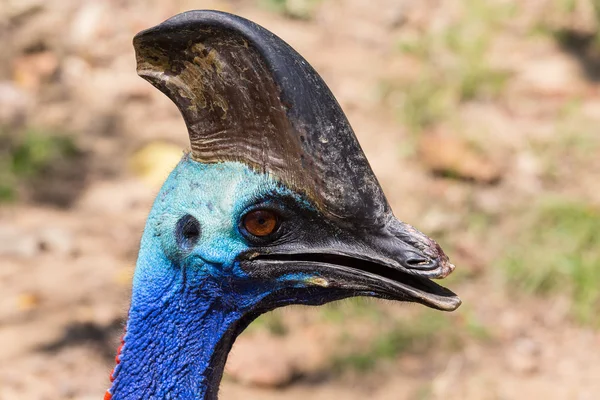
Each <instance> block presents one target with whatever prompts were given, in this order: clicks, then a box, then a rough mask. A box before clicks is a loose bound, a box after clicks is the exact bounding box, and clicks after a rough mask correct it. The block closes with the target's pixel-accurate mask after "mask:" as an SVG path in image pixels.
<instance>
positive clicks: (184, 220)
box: [175, 214, 202, 251]
mask: <svg viewBox="0 0 600 400" xmlns="http://www.w3.org/2000/svg"><path fill="white" fill-rule="evenodd" d="M201 232H202V230H201V228H200V222H198V220H197V219H196V218H194V217H193V216H191V215H189V214H186V215H184V216H183V217H181V218H180V219H179V221H177V225H176V226H175V239H176V240H177V245H178V246H179V247H181V248H182V249H183V250H186V251H188V250H191V249H192V248H193V247H194V246H195V245H196V243H197V242H198V239H199V238H200V235H201Z"/></svg>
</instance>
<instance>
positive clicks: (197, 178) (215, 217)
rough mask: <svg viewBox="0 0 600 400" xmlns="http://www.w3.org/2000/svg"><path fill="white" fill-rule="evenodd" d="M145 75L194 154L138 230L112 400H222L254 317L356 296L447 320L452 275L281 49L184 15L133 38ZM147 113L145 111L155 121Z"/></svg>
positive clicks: (221, 22)
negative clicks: (182, 127)
mask: <svg viewBox="0 0 600 400" xmlns="http://www.w3.org/2000/svg"><path fill="white" fill-rule="evenodd" d="M134 47H135V51H136V58H137V65H138V73H139V75H140V76H142V77H143V78H145V79H146V80H148V81H149V82H151V83H152V84H153V85H154V86H156V87H157V88H158V89H160V90H161V91H162V92H164V93H165V94H166V95H167V96H168V97H169V98H171V100H173V102H175V104H176V105H177V107H178V108H179V110H180V111H181V114H182V115H183V118H184V119H185V122H186V125H187V127H188V131H189V136H190V142H191V151H190V152H189V154H186V155H184V157H183V159H182V160H181V162H180V163H179V164H178V165H177V166H176V167H175V169H174V171H173V172H172V173H171V174H170V176H169V177H168V179H167V181H166V182H165V184H164V186H163V187H162V189H161V190H160V192H159V194H158V196H157V198H156V200H155V202H154V205H153V207H152V210H151V212H150V215H149V217H148V221H147V223H146V227H145V230H144V233H143V237H142V241H141V246H140V252H139V256H138V260H137V265H136V269H135V275H134V278H133V291H132V298H131V307H130V310H129V317H128V321H127V326H126V331H125V335H124V337H123V341H122V346H121V347H120V349H119V351H118V354H117V365H116V367H115V369H114V371H113V373H112V375H111V380H112V386H111V388H110V389H109V390H108V391H107V393H106V397H105V399H110V398H112V399H113V400H120V399H216V398H217V392H218V388H219V383H220V380H221V377H222V374H223V368H224V365H225V360H226V359H227V354H228V352H229V350H230V349H231V346H232V344H233V341H234V340H235V338H236V337H237V336H238V335H239V334H240V333H241V332H242V331H243V330H244V328H246V327H247V326H248V324H250V322H251V321H252V320H254V319H255V318H256V317H257V316H258V315H260V314H261V313H264V312H267V311H270V310H273V309H274V308H277V307H282V306H285V305H288V304H309V305H320V304H324V303H327V302H330V301H333V300H339V299H343V298H347V297H351V296H371V297H379V298H384V299H392V300H400V301H412V302H418V303H421V304H424V305H427V306H429V307H433V308H437V309H440V310H446V311H450V310H454V309H456V308H457V307H458V306H459V305H460V299H459V298H458V297H457V296H456V295H455V294H454V293H452V292H451V291H449V290H448V289H445V288H443V287H441V286H439V285H437V284H435V283H433V282H432V281H431V280H430V278H443V277H445V276H446V275H448V274H449V273H450V272H451V271H452V270H453V269H454V266H453V265H452V264H450V262H449V261H448V257H447V256H446V255H445V254H444V252H443V251H442V250H441V248H440V247H439V246H438V245H437V243H436V242H434V241H433V240H432V239H430V238H429V237H427V236H426V235H424V234H423V233H421V232H419V231H418V230H416V229H415V228H413V227H411V226H410V225H407V224H405V223H403V222H401V221H399V220H397V219H396V218H395V217H394V216H393V214H392V211H391V209H390V206H389V205H388V202H387V200H386V198H385V196H384V194H383V192H382V190H381V188H380V186H379V183H378V182H377V179H376V178H375V176H374V174H373V172H372V171H371V168H370V166H369V163H368V162H367V159H366V158H365V155H364V154H363V152H362V150H361V148H360V145H359V144H358V142H357V140H356V137H355V136H354V133H353V131H352V129H351V127H350V125H349V123H348V121H347V119H346V117H345V115H344V113H343V112H342V110H341V108H340V106H339V105H338V103H337V102H336V100H335V98H334V97H333V95H332V94H331V92H330V91H329V89H328V88H327V86H326V85H325V83H324V82H323V80H322V79H321V78H320V77H319V75H318V74H317V73H316V72H315V71H314V70H313V68H312V67H311V66H310V65H309V64H308V63H307V62H306V61H305V60H304V59H303V58H302V57H301V56H300V55H299V54H298V53H296V52H295V51H294V50H293V49H292V48H291V47H290V46H289V45H287V44H286V43H285V42H283V41H282V40H281V39H279V38H278V37H277V36H275V35H273V34H272V33H271V32H269V31H267V30H265V29H264V28H262V27H260V26H258V25H256V24H254V23H252V22H250V21H248V20H245V19H243V18H240V17H237V16H234V15H230V14H226V13H221V12H214V11H191V12H186V13H183V14H180V15H177V16H175V17H173V18H171V19H169V20H167V21H165V22H163V23H162V24H160V25H158V26H156V27H153V28H150V29H148V30H145V31H143V32H141V33H139V34H138V35H136V37H135V39H134ZM149 118H151V116H149Z"/></svg>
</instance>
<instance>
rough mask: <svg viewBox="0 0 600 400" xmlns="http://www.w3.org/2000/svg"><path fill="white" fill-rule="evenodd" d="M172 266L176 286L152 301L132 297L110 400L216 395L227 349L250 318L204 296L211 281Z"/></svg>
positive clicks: (199, 397)
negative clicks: (244, 318)
mask: <svg viewBox="0 0 600 400" xmlns="http://www.w3.org/2000/svg"><path fill="white" fill-rule="evenodd" d="M174 268H175V267H174ZM175 269H176V270H177V274H176V275H173V279H174V280H176V281H177V282H171V284H173V287H178V288H179V290H177V291H171V292H167V293H164V295H163V296H162V298H160V299H157V300H156V301H155V302H145V301H136V299H135V296H134V299H133V301H132V306H131V309H130V311H129V321H128V323H127V333H126V335H125V337H124V345H123V348H122V350H121V354H120V355H119V359H120V362H119V364H118V365H117V367H116V368H115V371H114V373H113V376H114V378H115V380H114V382H113V386H112V388H111V390H110V392H111V393H112V395H113V396H112V399H113V400H120V399H168V398H173V399H182V400H183V399H205V400H209V399H216V398H217V390H218V387H219V382H220V380H221V377H222V374H223V368H224V365H225V361H226V358H227V354H228V352H229V350H230V348H231V345H232V344H233V341H234V340H235V337H236V336H237V334H239V332H240V331H241V330H242V329H243V328H244V327H245V325H246V324H247V323H249V321H247V322H244V321H243V313H242V312H241V311H240V310H237V309H235V307H232V306H231V305H229V304H226V302H224V301H223V299H220V298H217V299H215V298H212V299H211V298H209V297H205V296H203V293H211V292H212V290H211V288H207V287H206V286H207V285H210V282H208V281H206V282H190V280H191V277H190V275H191V274H187V273H186V269H185V268H179V269H177V268H175ZM138 300H139V299H138Z"/></svg>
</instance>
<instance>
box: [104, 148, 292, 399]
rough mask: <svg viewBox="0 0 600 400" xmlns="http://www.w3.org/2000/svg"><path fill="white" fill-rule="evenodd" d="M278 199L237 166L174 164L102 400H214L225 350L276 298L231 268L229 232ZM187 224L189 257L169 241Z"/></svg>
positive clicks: (149, 226)
mask: <svg viewBox="0 0 600 400" xmlns="http://www.w3.org/2000/svg"><path fill="white" fill-rule="evenodd" d="M282 190H283V189H281V188H280V187H279V186H278V185H276V184H275V183H274V182H273V181H272V180H271V179H270V178H269V176H267V175H262V174H257V173H255V172H253V171H251V170H249V169H248V168H247V167H246V166H244V165H242V164H239V163H221V164H210V165H205V164H200V163H196V162H194V161H192V160H190V159H189V158H188V157H184V158H183V159H182V161H181V162H180V163H179V165H178V166H177V167H176V168H175V170H174V171H173V172H172V173H171V175H170V176H169V178H168V179H167V181H166V182H165V184H164V185H163V188H162V189H161V191H160V193H159V194H158V196H157V198H156V201H155V203H154V205H153V207H152V211H151V212H150V215H149V217H148V221H147V223H146V228H145V230H144V235H143V237H142V242H141V246H140V253H139V257H138V261H137V265H136V269H135V275H134V279H133V290H132V298H131V308H130V311H129V320H128V322H127V332H126V334H125V337H124V345H123V347H122V349H121V351H120V354H119V356H118V359H119V363H118V364H117V366H116V368H115V370H114V372H113V378H114V381H113V385H112V387H111V388H110V390H109V392H108V394H107V396H106V398H108V399H110V398H111V395H112V400H121V399H127V400H132V399H181V400H191V399H202V400H211V399H216V397H217V391H218V387H219V382H220V380H221V377H222V374H223V368H224V365H225V361H226V358H227V354H228V353H229V350H230V349H231V345H232V344H233V341H234V340H235V338H236V336H237V335H238V334H239V333H240V332H241V331H242V330H243V329H244V328H245V327H246V326H247V324H249V323H250V321H251V320H252V319H253V318H254V317H256V315H257V314H258V313H259V312H260V311H261V310H260V309H259V308H260V307H261V306H264V304H265V303H264V300H265V299H267V298H268V297H269V295H270V294H271V293H272V292H273V291H274V290H276V289H277V282H261V281H260V280H251V279H248V276H247V275H246V274H245V273H244V272H243V271H242V270H241V268H240V267H239V265H238V264H237V263H236V261H235V259H236V255H237V254H240V252H242V251H245V250H246V249H247V248H248V245H247V243H246V242H245V241H244V239H243V238H242V237H241V235H240V234H239V232H238V231H237V229H236V224H237V221H239V218H240V215H241V213H242V212H243V210H244V209H245V208H246V207H247V206H248V204H252V202H253V201H255V200H254V199H255V198H262V197H264V195H265V194H270V195H272V194H273V193H274V192H277V193H279V192H281V191H282ZM286 193H287V192H286ZM187 214H189V215H193V216H194V217H195V218H196V219H197V220H198V221H199V224H200V226H201V237H200V240H198V242H197V243H195V245H194V246H193V248H182V247H181V246H180V245H179V244H178V242H177V240H178V236H177V235H176V234H175V229H176V226H177V223H178V221H179V220H180V218H181V217H182V216H184V215H187ZM262 311H265V310H264V309H263V310H262Z"/></svg>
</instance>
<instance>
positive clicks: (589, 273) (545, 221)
mask: <svg viewBox="0 0 600 400" xmlns="http://www.w3.org/2000/svg"><path fill="white" fill-rule="evenodd" d="M515 243H516V244H515V246H513V247H512V248H511V249H509V250H508V251H507V254H506V256H505V258H504V260H503V261H502V265H503V267H504V270H505V272H506V276H507V279H508V281H509V282H510V283H511V285H514V286H516V287H518V288H521V289H523V290H526V291H528V292H532V293H536V294H540V295H550V294H554V293H565V294H568V295H569V296H570V297H571V299H572V311H573V314H574V316H575V317H576V318H577V319H579V320H580V321H581V322H583V323H588V324H593V325H598V324H599V323H600V318H599V317H598V315H599V311H600V291H599V290H598V287H600V209H598V208H596V207H593V206H591V205H589V204H585V203H581V202H576V201H566V200H547V201H545V202H544V203H542V204H541V205H540V207H539V209H538V210H537V212H536V214H535V216H534V218H533V219H532V220H530V221H529V222H528V223H527V225H526V226H524V227H523V229H522V231H521V232H520V234H519V235H518V237H517V238H516V240H515Z"/></svg>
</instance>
